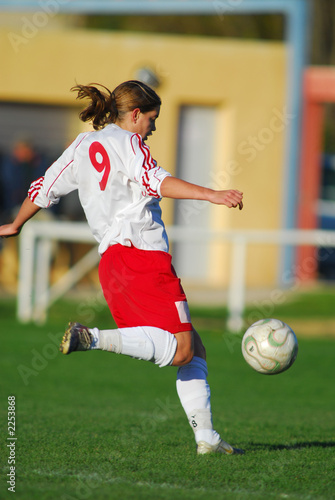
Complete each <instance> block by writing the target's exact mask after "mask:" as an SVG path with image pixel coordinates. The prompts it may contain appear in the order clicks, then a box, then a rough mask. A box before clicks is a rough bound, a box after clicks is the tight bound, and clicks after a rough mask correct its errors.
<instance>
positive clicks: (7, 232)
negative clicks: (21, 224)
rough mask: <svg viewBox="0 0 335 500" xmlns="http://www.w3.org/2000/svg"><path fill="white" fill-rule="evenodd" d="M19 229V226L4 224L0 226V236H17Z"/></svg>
mask: <svg viewBox="0 0 335 500" xmlns="http://www.w3.org/2000/svg"><path fill="white" fill-rule="evenodd" d="M20 231H21V228H17V227H16V226H14V225H13V224H5V225H4V226H0V237H1V238H10V237H11V236H17V235H18V234H19V233H20Z"/></svg>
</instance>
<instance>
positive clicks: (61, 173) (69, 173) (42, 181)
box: [28, 134, 87, 208]
mask: <svg viewBox="0 0 335 500" xmlns="http://www.w3.org/2000/svg"><path fill="white" fill-rule="evenodd" d="M86 135H87V134H80V135H79V136H78V137H77V139H76V140H75V141H74V142H73V143H72V144H71V145H70V146H69V147H68V148H67V149H66V150H65V151H64V153H63V154H62V155H61V156H60V157H59V158H58V160H56V161H55V162H54V163H53V164H52V165H51V166H50V167H49V168H48V170H47V171H46V172H45V175H44V176H43V177H40V178H39V179H37V180H35V181H34V182H32V183H31V185H30V188H29V191H28V197H29V198H30V200H31V201H32V202H33V203H35V205H37V206H39V207H41V208H48V207H50V206H51V205H55V204H57V203H58V202H59V200H60V198H61V197H62V196H65V195H67V194H69V193H71V192H72V191H74V190H75V189H77V188H78V182H77V175H76V169H77V166H76V162H75V160H74V157H75V151H76V148H77V147H78V146H79V144H80V143H81V141H82V140H83V138H84V137H85V136H86Z"/></svg>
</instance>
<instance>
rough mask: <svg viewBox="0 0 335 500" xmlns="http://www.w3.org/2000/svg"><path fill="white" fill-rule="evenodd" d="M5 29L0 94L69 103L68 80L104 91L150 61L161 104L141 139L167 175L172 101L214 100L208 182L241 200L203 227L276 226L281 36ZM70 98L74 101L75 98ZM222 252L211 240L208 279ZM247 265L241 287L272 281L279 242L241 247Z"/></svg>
mask: <svg viewBox="0 0 335 500" xmlns="http://www.w3.org/2000/svg"><path fill="white" fill-rule="evenodd" d="M13 33H14V34H15V32H13V31H11V30H8V29H7V30H6V29H5V28H1V29H0V44H1V47H2V48H3V49H2V51H1V54H0V61H1V74H0V101H3V102H6V101H9V102H22V103H38V104H48V105H61V106H69V107H73V106H74V105H75V104H76V103H75V100H74V99H75V95H74V94H73V93H71V92H70V90H69V89H70V88H71V87H72V86H73V85H75V84H76V83H90V82H99V83H103V84H104V85H106V86H107V87H109V88H110V89H112V88H114V87H115V86H116V85H117V84H118V83H120V82H121V81H124V80H127V79H131V78H134V77H135V76H136V71H137V70H138V69H139V68H140V67H143V66H149V67H151V68H152V69H153V70H154V71H155V72H156V74H157V75H158V76H159V78H160V79H161V85H160V87H159V88H158V93H159V94H160V96H161V98H162V101H163V106H162V109H161V114H160V117H159V119H158V121H157V132H156V133H155V134H154V136H153V137H152V138H150V139H149V142H148V144H149V146H150V148H151V151H152V154H153V156H154V158H156V159H157V161H158V163H159V164H160V165H162V166H163V167H164V168H166V169H167V170H169V171H170V172H171V173H172V174H174V173H175V169H176V158H177V147H178V120H179V110H180V107H181V106H187V105H192V106H202V105H207V106H215V107H216V110H217V114H216V116H217V123H216V132H215V138H214V145H215V146H214V153H215V154H214V158H215V160H214V163H215V164H214V167H213V168H214V170H213V172H214V174H212V175H211V178H209V179H208V185H211V186H212V187H217V188H220V189H225V188H226V187H227V188H231V187H234V188H237V189H240V190H242V191H243V192H244V205H245V208H244V210H243V211H242V212H240V211H238V210H229V209H227V208H225V207H217V206H211V208H210V210H211V218H210V220H211V225H212V227H213V228H220V229H241V230H242V229H244V228H247V229H254V228H257V229H276V228H279V227H280V224H281V214H282V208H283V204H284V203H285V186H283V185H282V184H283V183H282V178H283V176H282V169H283V161H284V141H285V127H286V125H287V121H288V119H289V118H288V117H287V116H286V114H285V95H286V50H285V47H284V44H282V43H273V42H271V43H270V42H255V41H253V42H251V41H249V42H248V41H237V40H228V39H207V38H200V37H189V36H187V37H186V36H185V37H182V36H168V35H156V34H155V35H143V34H141V35H140V34H138V35H137V34H131V33H122V34H121V33H110V32H108V33H107V32H91V31H90V32H87V31H84V30H68V29H66V30H62V31H60V30H58V29H57V30H49V31H43V30H39V31H38V32H37V33H36V34H35V35H34V36H32V37H31V38H24V37H22V36H21V35H22V33H21V35H20V36H21V38H22V40H21V39H20V38H17V37H16V38H15V37H14V36H13ZM77 104H78V109H79V106H82V104H83V103H82V102H79V103H77ZM66 127H67V133H68V141H70V140H72V139H73V138H74V136H75V135H76V134H77V133H78V132H80V131H82V130H83V127H84V125H83V124H82V123H81V122H80V121H79V120H73V119H71V120H70V122H69V123H68V124H67V125H66ZM64 146H65V145H64ZM203 168H206V165H204V166H203ZM188 180H191V181H192V179H188ZM162 208H163V216H164V220H165V222H166V224H167V225H169V224H172V223H173V202H172V201H171V200H163V201H162ZM229 254H230V248H229V246H228V245H223V244H213V245H211V248H210V255H211V259H210V261H211V265H210V268H209V274H208V283H209V284H211V285H213V286H222V285H225V284H226V283H227V276H228V274H229ZM247 269H248V276H247V279H248V284H249V286H257V287H258V286H271V285H273V284H274V283H275V282H276V278H277V272H278V249H277V248H274V247H272V248H271V247H267V246H254V247H252V248H250V250H249V252H248V262H247ZM181 274H182V273H181Z"/></svg>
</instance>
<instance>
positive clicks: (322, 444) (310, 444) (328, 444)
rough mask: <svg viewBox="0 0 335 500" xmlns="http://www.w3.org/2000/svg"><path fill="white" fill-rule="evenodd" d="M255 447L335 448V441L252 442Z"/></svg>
mask: <svg viewBox="0 0 335 500" xmlns="http://www.w3.org/2000/svg"><path fill="white" fill-rule="evenodd" d="M250 444H251V445H252V446H253V447H255V448H258V449H260V450H269V451H275V450H300V449H302V448H335V441H305V442H302V443H295V444H291V445H285V444H264V443H250Z"/></svg>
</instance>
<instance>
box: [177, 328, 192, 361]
mask: <svg viewBox="0 0 335 500" xmlns="http://www.w3.org/2000/svg"><path fill="white" fill-rule="evenodd" d="M175 336H176V338H177V350H176V354H175V357H174V359H173V363H172V365H174V366H183V365H187V363H190V362H191V361H192V358H193V356H194V343H193V333H192V332H185V333H183V334H176V335H175Z"/></svg>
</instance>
